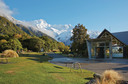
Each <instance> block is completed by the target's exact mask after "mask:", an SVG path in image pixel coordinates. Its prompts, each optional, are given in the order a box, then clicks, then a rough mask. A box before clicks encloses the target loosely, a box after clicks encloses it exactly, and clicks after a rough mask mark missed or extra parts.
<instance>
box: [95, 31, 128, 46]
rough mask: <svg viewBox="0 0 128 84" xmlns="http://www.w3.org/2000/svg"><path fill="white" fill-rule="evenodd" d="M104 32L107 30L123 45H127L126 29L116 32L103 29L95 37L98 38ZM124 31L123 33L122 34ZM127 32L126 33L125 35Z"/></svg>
mask: <svg viewBox="0 0 128 84" xmlns="http://www.w3.org/2000/svg"><path fill="white" fill-rule="evenodd" d="M104 32H108V33H109V34H110V35H112V36H113V37H115V38H116V39H117V40H118V41H120V42H121V43H122V44H124V45H125V46H126V45H128V38H127V36H128V31H125V32H116V33H110V32H109V31H108V30H107V29H104V30H103V31H102V32H101V34H100V35H99V36H98V37H97V38H100V37H101V36H102V35H103V34H104ZM123 33H124V34H123ZM126 33H127V35H126Z"/></svg>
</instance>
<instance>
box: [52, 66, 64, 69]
mask: <svg viewBox="0 0 128 84" xmlns="http://www.w3.org/2000/svg"><path fill="white" fill-rule="evenodd" d="M54 67H55V68H58V69H63V68H62V67H59V66H54Z"/></svg>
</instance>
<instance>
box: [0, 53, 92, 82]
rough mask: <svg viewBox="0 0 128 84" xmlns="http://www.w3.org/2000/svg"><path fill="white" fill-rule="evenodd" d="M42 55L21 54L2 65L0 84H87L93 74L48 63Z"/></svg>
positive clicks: (47, 57) (0, 67)
mask: <svg viewBox="0 0 128 84" xmlns="http://www.w3.org/2000/svg"><path fill="white" fill-rule="evenodd" d="M48 59H51V58H49V56H42V53H29V54H21V55H20V57H19V58H11V59H9V63H8V64H0V84H85V82H87V81H89V79H90V78H92V75H93V72H90V71H87V70H83V73H80V70H72V72H70V69H69V68H67V67H62V66H57V65H54V64H51V63H49V62H47V60H48Z"/></svg>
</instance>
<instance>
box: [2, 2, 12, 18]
mask: <svg viewBox="0 0 128 84" xmlns="http://www.w3.org/2000/svg"><path fill="white" fill-rule="evenodd" d="M13 13H14V12H13V11H12V10H10V8H9V7H8V6H7V5H6V4H5V3H4V1H3V0H0V15H1V16H12V14H13Z"/></svg>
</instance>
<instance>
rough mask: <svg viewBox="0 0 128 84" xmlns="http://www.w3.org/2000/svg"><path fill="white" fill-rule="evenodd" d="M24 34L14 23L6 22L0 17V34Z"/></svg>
mask: <svg viewBox="0 0 128 84" xmlns="http://www.w3.org/2000/svg"><path fill="white" fill-rule="evenodd" d="M16 33H17V34H26V33H25V32H24V31H22V30H21V29H20V28H19V27H17V26H16V25H15V24H14V23H12V22H11V21H9V20H7V19H6V18H5V17H2V16H0V34H8V35H12V34H16Z"/></svg>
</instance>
